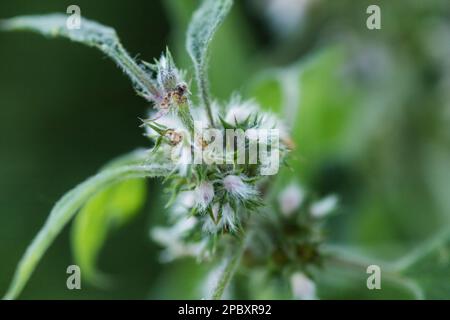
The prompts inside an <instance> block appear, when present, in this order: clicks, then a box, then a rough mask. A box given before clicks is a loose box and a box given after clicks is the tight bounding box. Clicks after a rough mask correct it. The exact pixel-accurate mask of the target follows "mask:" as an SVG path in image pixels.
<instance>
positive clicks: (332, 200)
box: [310, 195, 339, 218]
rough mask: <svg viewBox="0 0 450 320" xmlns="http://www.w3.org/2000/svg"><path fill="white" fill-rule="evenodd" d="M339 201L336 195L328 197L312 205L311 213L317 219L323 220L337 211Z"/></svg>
mask: <svg viewBox="0 0 450 320" xmlns="http://www.w3.org/2000/svg"><path fill="white" fill-rule="evenodd" d="M338 202H339V199H338V197H337V196H335V195H330V196H327V197H325V198H323V199H321V200H319V201H317V202H314V203H313V204H312V205H311V208H310V212H311V215H312V216H313V217H315V218H323V217H325V216H326V215H328V214H329V213H330V212H332V211H333V210H334V209H336V207H337V204H338Z"/></svg>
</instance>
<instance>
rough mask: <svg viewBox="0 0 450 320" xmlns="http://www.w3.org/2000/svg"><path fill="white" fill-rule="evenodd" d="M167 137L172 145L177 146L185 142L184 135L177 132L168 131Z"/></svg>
mask: <svg viewBox="0 0 450 320" xmlns="http://www.w3.org/2000/svg"><path fill="white" fill-rule="evenodd" d="M166 137H167V138H168V139H169V142H170V144H171V145H173V146H176V145H177V144H179V143H180V142H181V140H183V135H182V134H181V133H179V132H176V131H175V130H172V129H168V130H167V131H166Z"/></svg>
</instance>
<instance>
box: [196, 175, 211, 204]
mask: <svg viewBox="0 0 450 320" xmlns="http://www.w3.org/2000/svg"><path fill="white" fill-rule="evenodd" d="M213 198H214V186H213V184H212V183H211V182H209V181H202V182H201V183H200V184H199V185H198V186H197V187H196V188H195V201H196V205H197V207H198V208H199V209H201V210H206V208H207V207H208V205H209V204H210V203H211V201H212V200H213Z"/></svg>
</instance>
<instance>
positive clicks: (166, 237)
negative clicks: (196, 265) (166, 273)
mask: <svg viewBox="0 0 450 320" xmlns="http://www.w3.org/2000/svg"><path fill="white" fill-rule="evenodd" d="M196 224H197V219H196V218H194V217H190V218H188V219H183V220H180V221H179V222H178V223H177V224H175V225H174V226H172V227H169V228H164V227H156V228H153V229H152V230H151V233H150V236H151V237H152V239H153V240H154V241H155V242H157V243H159V244H160V245H162V246H164V247H165V250H164V251H163V252H162V253H161V256H160V259H161V261H162V262H170V261H172V260H174V259H176V258H180V257H186V256H193V257H199V256H200V254H201V253H202V251H203V250H204V248H205V243H203V242H193V243H186V242H184V240H183V237H184V236H185V235H186V233H187V232H189V231H190V230H192V229H193V228H194V227H195V226H196Z"/></svg>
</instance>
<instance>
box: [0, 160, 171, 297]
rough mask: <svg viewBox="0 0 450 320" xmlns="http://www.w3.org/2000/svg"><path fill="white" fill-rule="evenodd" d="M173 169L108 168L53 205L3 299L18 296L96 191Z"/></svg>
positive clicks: (124, 166) (142, 166)
mask: <svg viewBox="0 0 450 320" xmlns="http://www.w3.org/2000/svg"><path fill="white" fill-rule="evenodd" d="M168 172H170V168H168V167H167V166H163V165H123V166H120V167H112V168H109V169H105V170H103V171H102V172H100V173H98V174H97V175H95V176H93V177H91V178H89V179H88V180H86V181H85V182H83V183H81V184H79V185H78V186H77V187H75V188H74V189H72V190H71V191H69V192H68V193H66V194H65V195H64V196H63V197H62V198H61V199H60V200H59V201H58V202H57V203H56V204H55V206H54V207H53V209H52V211H51V212H50V215H49V217H48V218H47V221H46V222H45V224H44V226H43V227H42V229H41V230H40V231H39V233H38V234H37V235H36V237H35V238H34V240H33V241H32V243H31V245H30V246H29V247H28V248H27V250H26V252H25V254H24V255H23V257H22V259H21V260H20V262H19V265H18V267H17V269H16V272H15V274H14V277H13V280H12V282H11V285H10V287H9V289H8V291H7V293H6V294H5V296H4V299H8V300H9V299H15V298H16V297H17V296H18V295H19V294H20V293H21V291H22V290H23V288H24V286H25V284H26V283H27V281H28V280H29V278H30V276H31V274H32V273H33V271H34V269H35V268H36V266H37V264H38V262H39V261H40V260H41V258H42V256H43V255H44V253H45V252H46V251H47V249H48V248H49V247H50V245H51V244H52V242H53V241H54V240H55V238H56V236H57V235H58V234H59V233H60V232H61V230H62V229H63V228H64V226H65V225H66V224H67V223H68V222H69V221H70V220H71V219H72V218H73V216H74V215H75V214H76V212H77V211H78V210H79V209H80V208H81V207H82V206H83V204H84V203H85V202H86V201H87V200H88V199H89V198H90V197H91V196H92V195H94V194H95V193H96V192H99V191H101V190H102V189H104V188H106V187H107V186H109V185H111V184H113V183H115V182H118V181H121V180H126V179H132V178H145V177H155V176H163V175H166V174H167V173H168Z"/></svg>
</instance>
